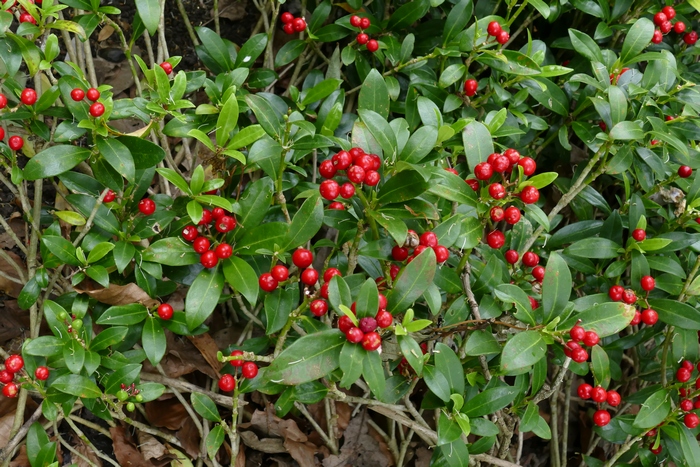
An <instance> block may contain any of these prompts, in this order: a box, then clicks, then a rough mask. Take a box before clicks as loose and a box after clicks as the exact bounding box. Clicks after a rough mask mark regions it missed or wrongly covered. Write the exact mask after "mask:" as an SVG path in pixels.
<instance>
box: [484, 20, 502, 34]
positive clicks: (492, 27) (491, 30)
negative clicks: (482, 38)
mask: <svg viewBox="0 0 700 467" xmlns="http://www.w3.org/2000/svg"><path fill="white" fill-rule="evenodd" d="M502 30H503V29H502V28H501V24H500V23H499V22H498V21H491V22H490V23H489V25H488V26H487V27H486V32H487V33H488V34H489V36H498V34H499V33H500V32H501V31H502Z"/></svg>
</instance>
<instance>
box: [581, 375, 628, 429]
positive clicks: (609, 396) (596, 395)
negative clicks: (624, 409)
mask: <svg viewBox="0 0 700 467" xmlns="http://www.w3.org/2000/svg"><path fill="white" fill-rule="evenodd" d="M576 392H577V393H578V396H579V397H580V398H581V399H583V400H588V399H592V400H593V401H594V402H596V403H598V404H603V403H605V402H607V403H608V405H609V406H610V407H617V406H618V405H620V402H622V397H620V393H618V392H617V391H613V390H610V391H606V390H605V388H603V387H602V386H596V387H593V386H591V385H590V384H588V383H583V384H581V385H579V387H578V389H577V391H576ZM593 423H595V424H596V425H598V426H605V425H607V424H608V423H610V412H608V411H607V410H605V409H600V408H599V409H598V410H597V411H596V413H594V414H593Z"/></svg>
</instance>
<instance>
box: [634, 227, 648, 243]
mask: <svg viewBox="0 0 700 467" xmlns="http://www.w3.org/2000/svg"><path fill="white" fill-rule="evenodd" d="M632 238H634V239H635V240H637V241H638V242H642V241H644V239H645V238H647V233H646V231H645V230H644V229H634V230H633V231H632Z"/></svg>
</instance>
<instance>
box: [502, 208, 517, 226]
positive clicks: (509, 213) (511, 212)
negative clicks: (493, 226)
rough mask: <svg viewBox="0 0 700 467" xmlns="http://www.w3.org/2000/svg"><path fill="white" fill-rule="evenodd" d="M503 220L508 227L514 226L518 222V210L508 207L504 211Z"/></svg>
mask: <svg viewBox="0 0 700 467" xmlns="http://www.w3.org/2000/svg"><path fill="white" fill-rule="evenodd" d="M505 220H506V222H507V223H508V224H510V225H515V224H517V223H518V222H520V209H518V208H516V207H515V206H509V207H508V208H506V211H505Z"/></svg>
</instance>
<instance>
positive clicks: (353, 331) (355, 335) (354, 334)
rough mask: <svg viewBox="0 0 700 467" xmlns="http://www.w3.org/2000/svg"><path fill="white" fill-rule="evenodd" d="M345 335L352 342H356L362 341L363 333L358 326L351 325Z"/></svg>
mask: <svg viewBox="0 0 700 467" xmlns="http://www.w3.org/2000/svg"><path fill="white" fill-rule="evenodd" d="M345 337H346V338H347V340H348V341H350V342H352V343H353V344H357V343H358V342H361V341H362V339H363V338H364V337H365V334H364V333H363V332H362V331H361V330H360V328H358V327H355V326H353V327H351V328H350V329H348V331H347V332H346V333H345Z"/></svg>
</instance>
